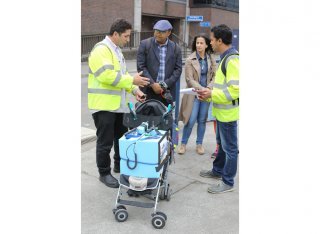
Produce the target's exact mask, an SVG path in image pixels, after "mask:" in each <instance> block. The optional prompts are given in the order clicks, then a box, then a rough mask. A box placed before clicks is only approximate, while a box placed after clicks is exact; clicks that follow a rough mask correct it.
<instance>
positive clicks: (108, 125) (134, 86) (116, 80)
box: [88, 19, 149, 188]
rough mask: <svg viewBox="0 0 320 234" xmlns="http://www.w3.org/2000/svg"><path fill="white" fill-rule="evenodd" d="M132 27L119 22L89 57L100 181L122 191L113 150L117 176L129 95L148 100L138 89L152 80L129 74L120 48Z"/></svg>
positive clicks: (89, 104) (122, 20)
mask: <svg viewBox="0 0 320 234" xmlns="http://www.w3.org/2000/svg"><path fill="white" fill-rule="evenodd" d="M131 29H132V25H131V24H130V23H129V22H127V21H126V20H124V19H120V20H117V21H115V22H114V23H113V24H112V26H111V28H110V32H109V35H108V36H106V38H105V39H104V40H103V41H101V42H99V43H98V44H96V45H95V46H94V48H93V49H92V51H91V53H90V56H89V58H88V64H89V76H88V107H89V109H90V111H91V113H92V116H93V120H94V124H95V126H96V128H97V133H96V135H97V144H96V162H97V167H98V170H99V174H100V177H99V180H100V181H101V182H102V183H104V184H105V185H106V186H108V187H111V188H118V187H119V183H118V180H117V179H116V178H114V177H113V176H112V175H111V168H110V164H111V159H110V151H111V149H112V146H114V152H115V154H114V157H113V158H114V168H113V171H114V172H115V173H118V172H120V155H119V139H120V138H121V137H122V135H123V134H124V133H125V132H126V131H127V130H128V129H127V128H126V127H125V126H123V124H122V119H123V113H128V112H129V109H128V107H127V92H128V93H132V94H133V95H135V96H136V99H137V100H138V101H144V99H143V96H144V93H143V92H142V91H140V90H139V87H138V86H141V87H143V86H145V85H148V84H149V78H145V77H142V76H140V75H141V73H139V74H136V75H135V76H133V77H132V76H131V75H129V73H128V71H127V68H126V63H125V59H124V57H123V54H122V52H121V49H120V47H123V46H124V45H125V44H126V43H127V42H129V40H130V34H131Z"/></svg>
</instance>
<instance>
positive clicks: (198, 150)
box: [196, 145, 204, 155]
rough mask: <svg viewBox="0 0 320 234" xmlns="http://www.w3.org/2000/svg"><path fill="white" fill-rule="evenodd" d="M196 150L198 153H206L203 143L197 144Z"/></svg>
mask: <svg viewBox="0 0 320 234" xmlns="http://www.w3.org/2000/svg"><path fill="white" fill-rule="evenodd" d="M196 151H197V153H198V154H200V155H202V154H204V148H203V146H202V145H197V148H196Z"/></svg>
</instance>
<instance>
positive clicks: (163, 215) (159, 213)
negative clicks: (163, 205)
mask: <svg viewBox="0 0 320 234" xmlns="http://www.w3.org/2000/svg"><path fill="white" fill-rule="evenodd" d="M155 215H160V216H162V217H163V218H164V220H165V221H167V215H166V214H165V213H163V212H161V211H157V212H156V213H155V214H152V215H151V216H152V217H154V216H155Z"/></svg>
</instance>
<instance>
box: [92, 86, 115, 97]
mask: <svg viewBox="0 0 320 234" xmlns="http://www.w3.org/2000/svg"><path fill="white" fill-rule="evenodd" d="M88 93H97V94H110V95H117V96H121V91H117V90H109V89H90V88H88Z"/></svg>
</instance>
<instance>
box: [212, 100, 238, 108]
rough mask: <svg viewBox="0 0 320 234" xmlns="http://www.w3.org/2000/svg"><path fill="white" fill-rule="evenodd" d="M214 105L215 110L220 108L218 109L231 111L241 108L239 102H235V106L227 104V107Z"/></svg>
mask: <svg viewBox="0 0 320 234" xmlns="http://www.w3.org/2000/svg"><path fill="white" fill-rule="evenodd" d="M212 105H213V106H214V107H215V108H218V109H224V110H230V109H233V108H236V107H238V106H239V101H238V100H235V105H233V104H227V105H223V104H216V103H214V102H213V103H212Z"/></svg>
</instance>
